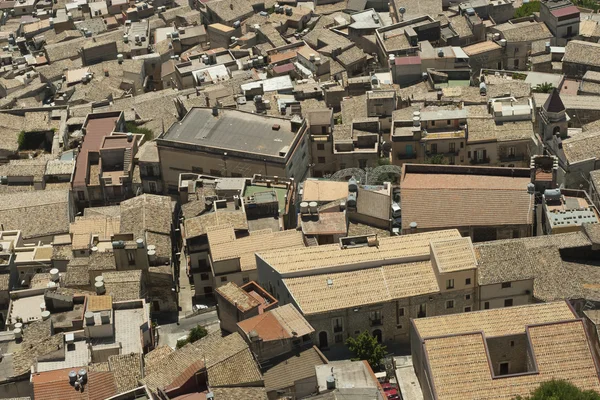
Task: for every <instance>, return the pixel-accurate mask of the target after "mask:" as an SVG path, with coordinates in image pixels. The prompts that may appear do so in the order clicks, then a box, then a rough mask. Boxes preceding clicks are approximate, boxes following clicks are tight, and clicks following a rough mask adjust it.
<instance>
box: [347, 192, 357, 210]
mask: <svg viewBox="0 0 600 400" xmlns="http://www.w3.org/2000/svg"><path fill="white" fill-rule="evenodd" d="M346 205H347V206H348V207H352V208H354V207H356V192H350V193H348V198H347V199H346Z"/></svg>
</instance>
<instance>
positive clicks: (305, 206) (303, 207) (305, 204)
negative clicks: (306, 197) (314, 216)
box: [300, 201, 308, 214]
mask: <svg viewBox="0 0 600 400" xmlns="http://www.w3.org/2000/svg"><path fill="white" fill-rule="evenodd" d="M300 214H308V202H307V201H303V202H302V203H300Z"/></svg>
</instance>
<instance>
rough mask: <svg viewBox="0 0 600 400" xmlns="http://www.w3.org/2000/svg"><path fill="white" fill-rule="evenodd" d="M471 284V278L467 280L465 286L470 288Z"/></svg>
mask: <svg viewBox="0 0 600 400" xmlns="http://www.w3.org/2000/svg"><path fill="white" fill-rule="evenodd" d="M470 284H471V278H467V279H465V285H466V286H469V285H470Z"/></svg>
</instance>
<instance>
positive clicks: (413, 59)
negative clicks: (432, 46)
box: [394, 56, 421, 65]
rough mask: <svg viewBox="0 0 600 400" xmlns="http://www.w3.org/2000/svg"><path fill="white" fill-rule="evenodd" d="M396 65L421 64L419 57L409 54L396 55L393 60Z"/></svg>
mask: <svg viewBox="0 0 600 400" xmlns="http://www.w3.org/2000/svg"><path fill="white" fill-rule="evenodd" d="M394 63H395V64H396V65H417V64H421V57H419V56H409V57H397V58H396V60H395V61H394Z"/></svg>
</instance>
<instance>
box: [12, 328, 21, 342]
mask: <svg viewBox="0 0 600 400" xmlns="http://www.w3.org/2000/svg"><path fill="white" fill-rule="evenodd" d="M13 334H14V335H15V339H21V338H22V337H23V331H22V330H21V328H15V329H13Z"/></svg>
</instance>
